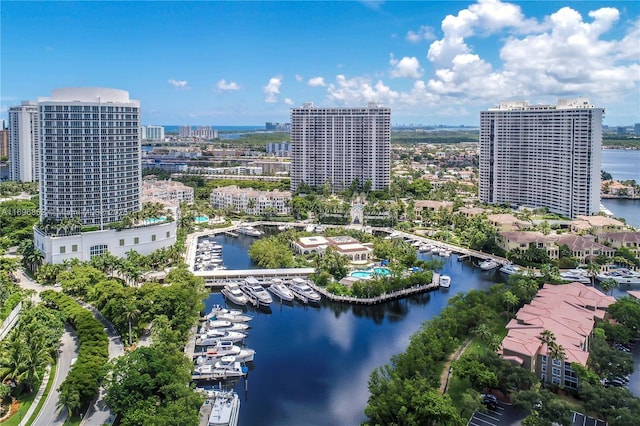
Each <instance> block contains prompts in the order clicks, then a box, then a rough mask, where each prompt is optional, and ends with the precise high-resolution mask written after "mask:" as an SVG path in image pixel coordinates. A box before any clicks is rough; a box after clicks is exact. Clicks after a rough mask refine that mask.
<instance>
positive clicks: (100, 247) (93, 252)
mask: <svg viewBox="0 0 640 426" xmlns="http://www.w3.org/2000/svg"><path fill="white" fill-rule="evenodd" d="M107 251H108V247H107V245H106V244H96V245H95V246H91V247H90V248H89V256H90V257H93V256H100V255H101V254H103V253H106V252H107Z"/></svg>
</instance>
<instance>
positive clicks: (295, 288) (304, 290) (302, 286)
mask: <svg viewBox="0 0 640 426" xmlns="http://www.w3.org/2000/svg"><path fill="white" fill-rule="evenodd" d="M289 288H290V289H291V291H292V292H293V293H294V294H295V295H296V296H297V297H298V298H299V299H300V300H302V301H303V302H305V303H306V302H314V303H318V302H320V299H321V297H320V295H319V294H318V293H316V291H315V290H314V289H312V288H311V287H309V285H308V284H307V282H306V281H305V280H303V279H302V278H298V277H296V278H293V279H292V280H291V286H290V287H289Z"/></svg>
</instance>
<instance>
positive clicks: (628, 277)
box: [596, 268, 640, 284]
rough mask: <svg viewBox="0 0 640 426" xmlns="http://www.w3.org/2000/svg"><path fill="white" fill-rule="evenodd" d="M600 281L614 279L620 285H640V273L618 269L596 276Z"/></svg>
mask: <svg viewBox="0 0 640 426" xmlns="http://www.w3.org/2000/svg"><path fill="white" fill-rule="evenodd" d="M596 278H598V280H600V281H604V280H607V279H612V280H614V281H616V282H617V283H618V284H640V272H635V271H632V270H630V269H627V268H617V269H613V270H611V271H609V272H601V273H599V274H598V275H596Z"/></svg>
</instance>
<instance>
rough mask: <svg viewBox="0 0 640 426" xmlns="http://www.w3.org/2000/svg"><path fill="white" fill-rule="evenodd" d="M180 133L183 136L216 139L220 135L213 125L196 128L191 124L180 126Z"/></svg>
mask: <svg viewBox="0 0 640 426" xmlns="http://www.w3.org/2000/svg"><path fill="white" fill-rule="evenodd" d="M178 135H179V136H180V137H181V138H196V139H205V140H209V139H216V138H217V137H218V131H217V130H216V129H213V128H211V126H196V127H195V129H194V128H193V127H191V126H180V128H179V129H178Z"/></svg>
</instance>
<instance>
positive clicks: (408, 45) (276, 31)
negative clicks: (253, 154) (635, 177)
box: [0, 0, 640, 127]
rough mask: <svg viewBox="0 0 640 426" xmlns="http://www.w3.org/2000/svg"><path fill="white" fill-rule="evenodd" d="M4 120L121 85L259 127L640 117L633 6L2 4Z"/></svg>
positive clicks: (203, 119)
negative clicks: (504, 104)
mask: <svg viewBox="0 0 640 426" xmlns="http://www.w3.org/2000/svg"><path fill="white" fill-rule="evenodd" d="M0 11H1V14H0V36H1V37H2V50H1V58H0V59H1V64H2V65H1V67H2V69H1V71H2V72H1V73H0V83H1V85H0V118H2V119H7V118H8V109H9V108H10V107H12V106H16V105H19V104H20V102H21V101H23V100H37V98H38V97H42V96H47V94H48V93H50V92H51V90H53V89H56V88H61V87H111V88H118V89H122V90H126V91H128V92H130V93H131V96H132V98H135V99H139V100H140V101H141V103H142V105H143V108H142V119H141V123H142V124H145V125H148V124H158V125H192V126H196V125H213V126H215V125H220V126H222V125H231V126H233V125H237V126H246V125H251V126H254V125H262V124H263V123H265V122H267V121H273V122H281V123H284V122H288V121H289V116H290V109H291V108H293V107H300V106H301V105H302V104H303V103H305V102H313V103H314V104H315V105H317V106H322V107H333V106H339V107H342V106H348V107H360V106H366V105H367V103H368V102H379V103H381V104H383V105H385V106H388V107H390V108H391V123H392V125H409V124H418V123H420V124H424V125H438V124H441V125H451V126H458V125H465V126H471V127H477V126H478V125H479V116H480V111H482V110H486V109H488V108H492V107H494V106H496V105H497V104H498V103H500V101H503V100H529V101H530V102H531V103H532V104H537V103H542V104H553V103H555V102H556V101H557V100H558V99H560V98H572V97H577V96H584V97H588V98H589V99H590V100H591V101H592V102H593V103H594V104H595V105H598V106H600V107H603V108H605V119H604V124H605V125H608V126H630V125H633V124H634V123H637V122H638V121H639V120H640V98H639V97H638V93H639V92H640V5H639V4H638V2H633V1H589V2H574V1H571V2H555V1H545V2H531V1H530V2H501V1H498V0H480V1H477V2H458V1H456V2H453V1H432V2H426V1H425V2H417V1H415V2H395V1H362V2H358V1H343V2H297V3H294V2H258V1H255V2H248V3H247V2H223V1H220V2H218V1H215V2H2V3H0Z"/></svg>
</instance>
